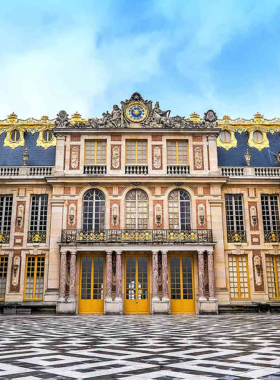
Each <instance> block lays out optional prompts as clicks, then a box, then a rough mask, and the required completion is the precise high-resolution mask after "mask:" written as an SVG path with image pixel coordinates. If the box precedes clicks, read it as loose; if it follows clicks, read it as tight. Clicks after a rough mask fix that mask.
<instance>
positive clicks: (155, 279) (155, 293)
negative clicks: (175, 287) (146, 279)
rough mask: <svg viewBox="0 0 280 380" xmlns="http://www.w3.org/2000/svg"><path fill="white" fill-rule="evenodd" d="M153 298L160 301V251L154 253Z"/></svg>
mask: <svg viewBox="0 0 280 380" xmlns="http://www.w3.org/2000/svg"><path fill="white" fill-rule="evenodd" d="M152 260H153V261H152V270H153V298H154V299H158V251H153V258H152Z"/></svg>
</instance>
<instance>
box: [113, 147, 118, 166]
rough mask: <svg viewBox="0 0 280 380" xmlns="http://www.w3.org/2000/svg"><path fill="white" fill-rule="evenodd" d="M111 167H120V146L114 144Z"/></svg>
mask: <svg viewBox="0 0 280 380" xmlns="http://www.w3.org/2000/svg"><path fill="white" fill-rule="evenodd" d="M112 168H113V169H119V168H120V147H119V146H114V147H113V149H112Z"/></svg>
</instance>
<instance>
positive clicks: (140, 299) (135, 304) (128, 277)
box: [124, 256, 150, 314]
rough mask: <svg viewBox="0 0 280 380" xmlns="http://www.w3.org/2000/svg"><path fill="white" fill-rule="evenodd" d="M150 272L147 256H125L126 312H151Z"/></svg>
mask: <svg viewBox="0 0 280 380" xmlns="http://www.w3.org/2000/svg"><path fill="white" fill-rule="evenodd" d="M148 275H149V273H148V257H147V256H126V257H125V301H124V311H125V313H126V314H149V311H150V307H149V303H150V300H149V276H148Z"/></svg>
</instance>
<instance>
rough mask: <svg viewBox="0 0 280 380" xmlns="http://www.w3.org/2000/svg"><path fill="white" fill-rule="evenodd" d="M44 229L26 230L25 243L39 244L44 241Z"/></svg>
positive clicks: (45, 236) (45, 235) (45, 238)
mask: <svg viewBox="0 0 280 380" xmlns="http://www.w3.org/2000/svg"><path fill="white" fill-rule="evenodd" d="M46 240H47V233H46V231H28V235H27V243H33V244H40V243H46Z"/></svg>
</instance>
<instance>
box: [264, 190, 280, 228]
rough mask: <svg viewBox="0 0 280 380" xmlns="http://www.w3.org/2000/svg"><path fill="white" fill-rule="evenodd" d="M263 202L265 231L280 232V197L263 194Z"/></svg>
mask: <svg viewBox="0 0 280 380" xmlns="http://www.w3.org/2000/svg"><path fill="white" fill-rule="evenodd" d="M261 201H262V217H263V229H264V231H278V230H280V228H279V207H278V196H277V195H267V194H263V195H262V196H261Z"/></svg>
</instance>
